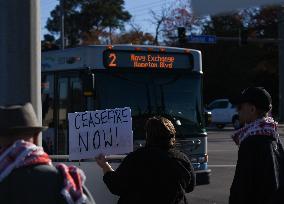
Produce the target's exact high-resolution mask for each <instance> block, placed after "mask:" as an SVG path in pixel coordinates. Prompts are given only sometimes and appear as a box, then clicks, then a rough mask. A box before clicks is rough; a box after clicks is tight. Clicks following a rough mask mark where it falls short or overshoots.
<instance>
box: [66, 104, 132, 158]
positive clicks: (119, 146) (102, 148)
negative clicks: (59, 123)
mask: <svg viewBox="0 0 284 204" xmlns="http://www.w3.org/2000/svg"><path fill="white" fill-rule="evenodd" d="M68 121H69V159H70V160H81V159H88V158H94V157H95V156H97V155H98V154H100V153H103V154H105V155H110V154H124V153H128V152H131V151H133V132H132V119H131V110H130V108H129V107H126V108H115V109H106V110H97V111H86V112H76V113H68Z"/></svg>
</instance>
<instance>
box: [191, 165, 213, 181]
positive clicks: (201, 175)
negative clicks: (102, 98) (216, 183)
mask: <svg viewBox="0 0 284 204" xmlns="http://www.w3.org/2000/svg"><path fill="white" fill-rule="evenodd" d="M193 167H194V170H195V174H196V185H206V184H209V183H210V176H211V169H208V165H207V163H202V164H200V163H193Z"/></svg>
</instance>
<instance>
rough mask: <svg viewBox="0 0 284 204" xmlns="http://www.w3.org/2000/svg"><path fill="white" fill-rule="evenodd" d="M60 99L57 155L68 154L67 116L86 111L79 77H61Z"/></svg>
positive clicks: (59, 86) (59, 80)
mask: <svg viewBox="0 0 284 204" xmlns="http://www.w3.org/2000/svg"><path fill="white" fill-rule="evenodd" d="M77 75H78V74H77ZM58 99H59V100H58V102H59V104H58V105H59V109H58V136H57V151H56V152H57V154H68V144H69V143H68V135H67V130H68V128H67V125H68V120H67V115H68V113H73V112H80V111H85V110H86V108H85V101H84V97H83V88H82V81H81V79H80V77H79V76H73V75H60V76H59V79H58Z"/></svg>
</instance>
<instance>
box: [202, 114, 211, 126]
mask: <svg viewBox="0 0 284 204" xmlns="http://www.w3.org/2000/svg"><path fill="white" fill-rule="evenodd" d="M204 119H205V126H209V125H210V124H211V122H212V113H211V112H209V111H204Z"/></svg>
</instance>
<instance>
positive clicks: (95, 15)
mask: <svg viewBox="0 0 284 204" xmlns="http://www.w3.org/2000/svg"><path fill="white" fill-rule="evenodd" d="M123 5H124V0H68V1H67V0H66V1H64V4H63V7H64V14H65V17H64V18H65V21H64V24H65V26H64V28H65V36H66V39H67V42H68V45H69V46H70V47H73V46H76V45H78V44H79V43H80V41H81V40H82V38H83V37H84V36H88V35H94V34H96V35H97V39H100V37H101V36H100V34H101V33H103V32H106V30H107V31H108V33H109V38H110V41H111V34H112V32H113V30H115V29H123V27H124V22H126V21H128V20H129V19H130V18H131V15H130V14H129V12H127V11H125V10H124V7H123ZM46 28H47V29H48V30H49V31H50V32H51V33H52V34H58V33H59V31H60V7H59V6H56V7H55V9H54V10H53V11H51V17H50V18H49V19H48V20H47V25H46ZM93 37H94V36H93Z"/></svg>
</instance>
